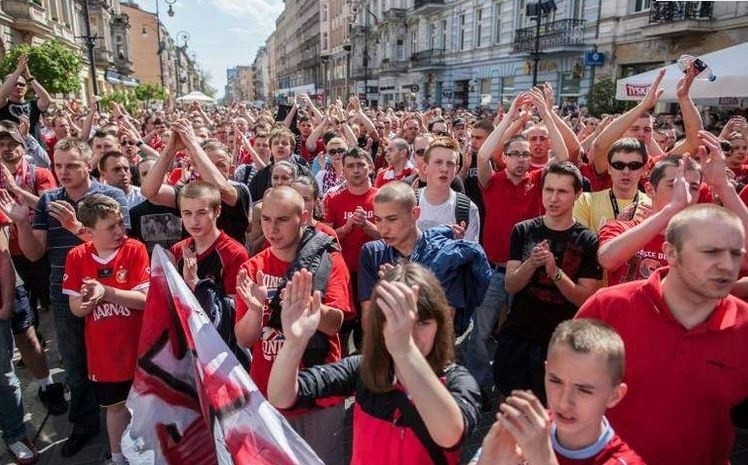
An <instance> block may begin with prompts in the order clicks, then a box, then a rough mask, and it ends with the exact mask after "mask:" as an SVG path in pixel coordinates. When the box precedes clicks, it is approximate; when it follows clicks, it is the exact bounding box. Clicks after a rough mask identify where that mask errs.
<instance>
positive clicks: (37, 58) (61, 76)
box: [0, 40, 83, 94]
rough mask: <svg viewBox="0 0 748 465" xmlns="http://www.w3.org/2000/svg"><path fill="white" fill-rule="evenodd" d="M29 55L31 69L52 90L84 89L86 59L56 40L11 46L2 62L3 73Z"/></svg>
mask: <svg viewBox="0 0 748 465" xmlns="http://www.w3.org/2000/svg"><path fill="white" fill-rule="evenodd" d="M22 54H25V55H28V57H29V71H30V72H31V74H32V75H33V76H34V77H35V78H36V79H37V80H38V81H39V83H40V84H41V85H42V86H44V88H45V89H47V92H49V93H50V94H72V93H76V92H78V91H79V90H80V87H81V81H80V73H81V70H82V69H83V61H82V60H81V56H80V54H79V53H78V52H76V51H74V50H72V49H70V48H68V47H66V46H65V45H63V44H61V43H60V42H57V41H55V40H50V41H47V42H44V43H43V44H39V45H29V44H22V45H19V46H17V47H14V48H13V49H11V50H10V51H9V52H8V53H7V54H6V55H5V58H4V59H3V61H2V64H0V72H1V73H2V75H3V76H5V75H7V74H10V73H12V72H13V70H15V69H16V63H17V62H18V57H19V56H21V55H22Z"/></svg>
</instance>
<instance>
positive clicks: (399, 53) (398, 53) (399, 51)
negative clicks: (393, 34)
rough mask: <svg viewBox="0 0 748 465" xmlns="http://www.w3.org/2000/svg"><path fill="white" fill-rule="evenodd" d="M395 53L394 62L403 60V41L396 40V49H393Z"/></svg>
mask: <svg viewBox="0 0 748 465" xmlns="http://www.w3.org/2000/svg"><path fill="white" fill-rule="evenodd" d="M395 53H396V55H395V59H396V60H399V61H403V60H405V46H404V45H403V39H397V48H396V49H395Z"/></svg>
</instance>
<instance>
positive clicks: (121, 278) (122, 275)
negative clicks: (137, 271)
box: [114, 268, 127, 284]
mask: <svg viewBox="0 0 748 465" xmlns="http://www.w3.org/2000/svg"><path fill="white" fill-rule="evenodd" d="M114 279H116V280H117V282H118V283H120V284H124V283H126V282H127V269H125V268H120V269H119V270H117V274H116V275H115V277H114Z"/></svg>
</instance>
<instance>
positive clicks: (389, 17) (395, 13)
mask: <svg viewBox="0 0 748 465" xmlns="http://www.w3.org/2000/svg"><path fill="white" fill-rule="evenodd" d="M406 15H407V10H405V9H404V8H390V9H389V10H387V11H385V12H384V21H391V22H403V21H405V17H406Z"/></svg>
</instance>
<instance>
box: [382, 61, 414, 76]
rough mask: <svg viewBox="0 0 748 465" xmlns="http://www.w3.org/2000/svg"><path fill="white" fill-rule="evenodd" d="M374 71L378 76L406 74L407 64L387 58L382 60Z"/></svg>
mask: <svg viewBox="0 0 748 465" xmlns="http://www.w3.org/2000/svg"><path fill="white" fill-rule="evenodd" d="M375 71H378V74H380V75H387V74H400V73H407V72H408V62H407V61H405V60H390V59H389V58H384V59H383V60H382V62H381V63H380V64H379V69H378V70H375Z"/></svg>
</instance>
